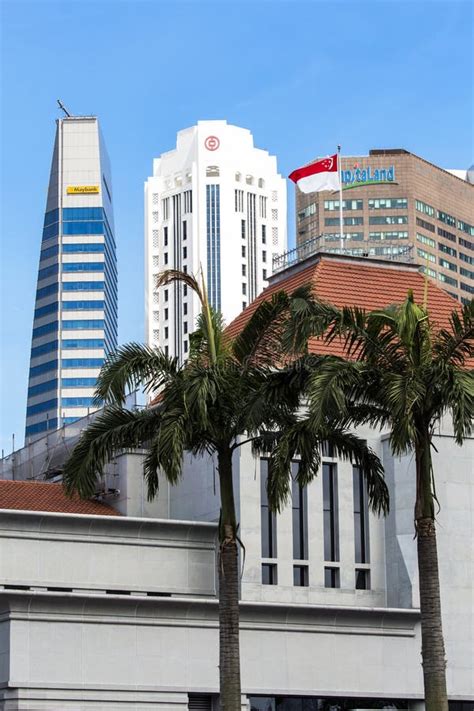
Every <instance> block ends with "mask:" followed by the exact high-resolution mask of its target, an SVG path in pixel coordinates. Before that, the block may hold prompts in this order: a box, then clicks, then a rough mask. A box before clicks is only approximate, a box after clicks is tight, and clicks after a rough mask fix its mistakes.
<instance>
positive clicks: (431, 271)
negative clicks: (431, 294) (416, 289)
mask: <svg viewBox="0 0 474 711" xmlns="http://www.w3.org/2000/svg"><path fill="white" fill-rule="evenodd" d="M420 271H422V272H423V274H427V275H428V276H430V277H433V278H434V279H436V275H437V272H436V271H435V270H434V269H431V267H425V266H423V267H420Z"/></svg>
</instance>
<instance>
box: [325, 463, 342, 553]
mask: <svg viewBox="0 0 474 711" xmlns="http://www.w3.org/2000/svg"><path fill="white" fill-rule="evenodd" d="M323 518H324V560H326V561H338V560H339V520H338V519H339V516H338V494H337V465H336V464H329V463H327V462H324V463H323Z"/></svg>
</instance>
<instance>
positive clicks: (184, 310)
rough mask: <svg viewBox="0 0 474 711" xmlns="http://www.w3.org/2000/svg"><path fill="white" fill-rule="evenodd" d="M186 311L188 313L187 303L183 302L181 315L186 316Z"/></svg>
mask: <svg viewBox="0 0 474 711" xmlns="http://www.w3.org/2000/svg"><path fill="white" fill-rule="evenodd" d="M187 313H188V305H187V304H183V316H186V315H187Z"/></svg>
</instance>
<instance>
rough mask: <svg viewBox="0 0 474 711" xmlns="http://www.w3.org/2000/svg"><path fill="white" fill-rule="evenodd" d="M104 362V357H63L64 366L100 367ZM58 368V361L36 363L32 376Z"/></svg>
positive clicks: (32, 368)
mask: <svg viewBox="0 0 474 711" xmlns="http://www.w3.org/2000/svg"><path fill="white" fill-rule="evenodd" d="M103 364H104V359H103V358H63V359H62V360H61V367H62V368H66V369H68V368H100V367H101V366H102V365H103ZM57 369H58V361H57V360H50V361H48V362H47V363H42V364H41V365H35V366H33V367H31V368H30V378H36V377H38V376H39V375H43V374H44V373H49V372H50V371H51V370H57Z"/></svg>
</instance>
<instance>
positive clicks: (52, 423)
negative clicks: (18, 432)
mask: <svg viewBox="0 0 474 711" xmlns="http://www.w3.org/2000/svg"><path fill="white" fill-rule="evenodd" d="M57 427H58V420H57V418H56V417H52V418H51V419H47V420H43V421H42V422H37V423H36V424H34V425H28V426H27V427H26V428H25V436H26V437H29V436H31V435H34V434H39V433H41V432H47V431H48V430H55V429H57Z"/></svg>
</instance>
